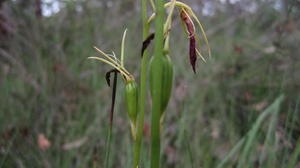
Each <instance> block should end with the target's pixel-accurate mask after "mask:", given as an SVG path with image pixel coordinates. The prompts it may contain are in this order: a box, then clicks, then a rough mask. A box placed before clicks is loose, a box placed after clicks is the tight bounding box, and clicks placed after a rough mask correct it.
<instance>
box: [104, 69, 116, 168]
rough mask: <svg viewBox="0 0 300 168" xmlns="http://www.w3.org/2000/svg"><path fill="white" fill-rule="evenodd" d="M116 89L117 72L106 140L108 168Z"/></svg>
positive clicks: (107, 167)
mask: <svg viewBox="0 0 300 168" xmlns="http://www.w3.org/2000/svg"><path fill="white" fill-rule="evenodd" d="M116 89H117V72H114V83H113V91H112V99H111V109H110V113H109V128H108V134H107V138H106V152H105V164H104V165H105V167H106V168H109V156H110V150H111V138H112V126H113V118H114V110H115V99H116Z"/></svg>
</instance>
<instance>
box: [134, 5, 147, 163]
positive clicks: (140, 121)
mask: <svg viewBox="0 0 300 168" xmlns="http://www.w3.org/2000/svg"><path fill="white" fill-rule="evenodd" d="M142 21H143V40H145V39H146V38H147V36H148V35H149V24H147V0H142ZM148 61H149V60H148V52H147V50H145V52H144V55H143V56H142V62H141V78H140V95H139V113H138V118H137V136H136V139H135V144H134V158H133V168H138V165H139V162H140V155H141V145H142V138H143V128H144V117H145V104H146V93H147V90H146V89H147V65H148Z"/></svg>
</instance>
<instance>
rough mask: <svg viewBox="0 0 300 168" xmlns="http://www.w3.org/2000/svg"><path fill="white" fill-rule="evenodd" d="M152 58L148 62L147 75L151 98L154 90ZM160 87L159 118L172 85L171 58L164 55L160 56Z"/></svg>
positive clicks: (168, 97) (166, 102)
mask: <svg viewBox="0 0 300 168" xmlns="http://www.w3.org/2000/svg"><path fill="white" fill-rule="evenodd" d="M153 58H154V57H152V58H151V60H150V65H149V73H150V74H149V75H150V92H151V96H153V89H154V83H153V82H154V80H153V73H154V68H153V67H154V66H153ZM161 80H162V85H161V93H160V96H161V116H162V115H163V113H164V111H165V110H166V108H167V105H168V102H169V99H170V96H171V90H172V84H173V64H172V62H171V58H170V57H169V55H167V54H164V55H163V56H162V78H161Z"/></svg>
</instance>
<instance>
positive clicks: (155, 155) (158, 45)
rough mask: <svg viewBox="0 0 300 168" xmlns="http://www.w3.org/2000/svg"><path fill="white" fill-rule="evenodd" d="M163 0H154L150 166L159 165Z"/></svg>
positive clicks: (155, 166) (153, 167) (157, 166)
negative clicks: (155, 14)
mask: <svg viewBox="0 0 300 168" xmlns="http://www.w3.org/2000/svg"><path fill="white" fill-rule="evenodd" d="M164 11H165V10H164V0H157V1H156V13H157V16H156V18H155V39H154V40H155V41H154V42H155V46H154V58H153V63H154V67H153V68H154V72H153V80H154V81H153V82H154V89H153V102H152V113H151V168H159V166H160V113H161V96H160V93H161V84H162V80H161V78H162V56H163V40H164V32H163V31H164V30H163V29H164V15H165V13H164Z"/></svg>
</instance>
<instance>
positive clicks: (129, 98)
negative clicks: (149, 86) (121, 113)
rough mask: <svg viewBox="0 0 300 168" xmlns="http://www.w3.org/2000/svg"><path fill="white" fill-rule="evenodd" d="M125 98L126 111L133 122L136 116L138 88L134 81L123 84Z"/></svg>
mask: <svg viewBox="0 0 300 168" xmlns="http://www.w3.org/2000/svg"><path fill="white" fill-rule="evenodd" d="M125 99H126V105H127V111H128V115H129V118H130V120H131V122H132V123H135V121H136V117H137V105H138V104H137V102H138V89H137V84H136V83H135V81H128V82H127V83H126V85H125Z"/></svg>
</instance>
